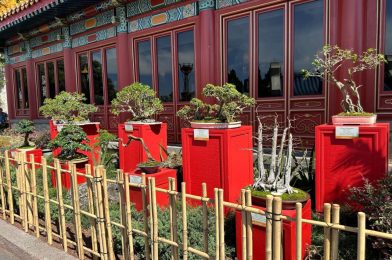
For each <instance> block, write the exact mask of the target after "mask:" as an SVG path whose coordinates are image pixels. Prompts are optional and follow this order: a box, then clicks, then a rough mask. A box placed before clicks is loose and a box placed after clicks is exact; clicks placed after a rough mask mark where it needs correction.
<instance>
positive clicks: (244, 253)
mask: <svg viewBox="0 0 392 260" xmlns="http://www.w3.org/2000/svg"><path fill="white" fill-rule="evenodd" d="M241 207H242V210H241V223H242V226H241V232H242V243H241V247H242V259H246V258H247V255H248V254H247V251H246V249H247V246H246V241H247V234H246V231H247V230H246V211H245V208H246V197H245V190H244V189H242V190H241Z"/></svg>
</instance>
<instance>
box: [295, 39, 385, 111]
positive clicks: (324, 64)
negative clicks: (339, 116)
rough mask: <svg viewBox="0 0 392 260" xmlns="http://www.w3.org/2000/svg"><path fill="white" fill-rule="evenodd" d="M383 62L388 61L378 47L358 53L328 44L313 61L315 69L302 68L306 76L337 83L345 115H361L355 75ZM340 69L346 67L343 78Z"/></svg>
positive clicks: (358, 87)
mask: <svg viewBox="0 0 392 260" xmlns="http://www.w3.org/2000/svg"><path fill="white" fill-rule="evenodd" d="M382 62H386V60H385V57H384V55H382V54H378V53H377V50H376V49H371V48H370V49H367V50H366V51H364V52H363V53H362V54H360V55H358V54H356V53H354V52H353V50H347V49H341V48H340V47H338V46H336V45H334V46H331V45H326V46H324V47H323V49H322V51H320V52H319V53H318V54H317V55H316V59H315V60H314V61H313V62H312V64H313V65H314V67H315V68H314V70H313V71H308V70H302V72H303V74H304V76H305V78H307V77H319V78H322V79H324V80H326V81H328V82H331V83H333V84H335V85H336V87H337V88H338V89H339V90H340V92H341V93H342V96H343V97H342V101H341V102H340V105H341V107H342V109H343V111H344V114H345V115H361V114H363V113H364V111H363V108H362V105H361V98H360V95H359V89H360V87H361V85H357V83H356V82H355V80H354V75H355V74H356V73H358V72H361V71H365V70H370V69H374V68H376V67H377V66H379V65H380V64H381V63H382ZM339 69H345V70H346V73H345V75H344V76H343V80H340V79H338V78H337V76H336V73H337V71H338V70H339Z"/></svg>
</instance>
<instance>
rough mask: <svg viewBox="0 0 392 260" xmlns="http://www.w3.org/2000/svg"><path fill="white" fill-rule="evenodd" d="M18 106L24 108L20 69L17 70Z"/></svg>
mask: <svg viewBox="0 0 392 260" xmlns="http://www.w3.org/2000/svg"><path fill="white" fill-rule="evenodd" d="M15 87H16V107H17V108H18V109H19V108H23V94H22V82H21V79H20V72H19V70H15Z"/></svg>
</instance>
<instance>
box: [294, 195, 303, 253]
mask: <svg viewBox="0 0 392 260" xmlns="http://www.w3.org/2000/svg"><path fill="white" fill-rule="evenodd" d="M295 209H296V210H295V226H296V227H295V234H296V256H297V257H296V259H297V260H301V259H302V203H299V202H297V203H296V204H295Z"/></svg>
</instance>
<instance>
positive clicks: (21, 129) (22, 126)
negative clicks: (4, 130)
mask: <svg viewBox="0 0 392 260" xmlns="http://www.w3.org/2000/svg"><path fill="white" fill-rule="evenodd" d="M34 130H35V126H34V122H33V121H30V120H26V119H22V120H20V121H19V122H18V124H17V125H16V128H15V131H16V132H17V133H19V134H21V135H23V145H22V147H29V146H30V145H29V136H30V134H32V133H33V132H34Z"/></svg>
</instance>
